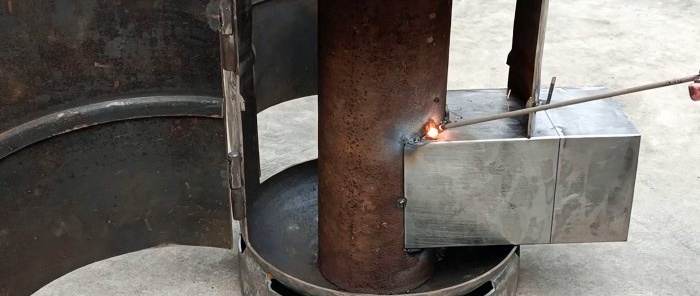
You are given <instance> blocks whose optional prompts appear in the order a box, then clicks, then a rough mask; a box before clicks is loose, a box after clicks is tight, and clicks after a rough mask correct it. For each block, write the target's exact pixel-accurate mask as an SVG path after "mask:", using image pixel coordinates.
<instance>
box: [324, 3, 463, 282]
mask: <svg viewBox="0 0 700 296" xmlns="http://www.w3.org/2000/svg"><path fill="white" fill-rule="evenodd" d="M451 7H452V2H451V1H449V0H441V1H370V0H359V1H344V0H328V1H321V2H319V6H318V11H319V26H318V28H319V263H320V269H321V271H322V273H323V274H324V276H325V277H326V278H328V279H329V280H330V281H331V282H333V283H334V284H336V285H338V286H339V287H341V288H343V289H346V290H348V291H355V292H372V293H397V292H405V291H407V290H410V289H412V288H416V287H417V286H419V285H421V284H422V283H423V282H425V280H427V279H428V278H429V277H430V275H431V273H432V270H433V258H432V254H431V252H428V251H424V252H419V253H417V254H407V253H406V252H405V251H404V248H403V223H404V221H403V220H404V218H403V212H402V209H401V208H399V207H398V206H397V200H398V199H399V198H401V197H402V194H403V166H402V159H403V141H404V140H405V139H406V138H408V137H410V136H414V135H415V134H417V133H419V132H420V130H421V128H422V126H423V125H424V124H425V123H426V122H427V121H428V120H430V119H432V120H435V121H437V122H439V121H441V120H442V118H443V116H444V111H445V96H446V80H447V64H448V52H449V35H450V19H451ZM409 202H410V201H409Z"/></svg>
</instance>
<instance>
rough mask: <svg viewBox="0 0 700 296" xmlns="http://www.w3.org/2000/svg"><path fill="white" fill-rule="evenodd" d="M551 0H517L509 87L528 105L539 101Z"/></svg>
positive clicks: (509, 63) (513, 93) (510, 58)
mask: <svg viewBox="0 0 700 296" xmlns="http://www.w3.org/2000/svg"><path fill="white" fill-rule="evenodd" d="M548 7H549V0H518V1H517V3H516V7H515V20H514V21H513V44H512V49H511V51H510V53H509V54H508V65H509V66H510V71H509V72H508V88H509V89H510V90H511V91H512V95H513V96H514V97H516V98H518V99H520V100H521V101H522V102H523V104H525V103H526V102H527V101H528V99H529V98H531V97H532V98H533V99H534V100H536V99H537V96H538V95H539V87H540V68H541V64H542V54H543V50H544V36H545V32H546V26H547V11H548Z"/></svg>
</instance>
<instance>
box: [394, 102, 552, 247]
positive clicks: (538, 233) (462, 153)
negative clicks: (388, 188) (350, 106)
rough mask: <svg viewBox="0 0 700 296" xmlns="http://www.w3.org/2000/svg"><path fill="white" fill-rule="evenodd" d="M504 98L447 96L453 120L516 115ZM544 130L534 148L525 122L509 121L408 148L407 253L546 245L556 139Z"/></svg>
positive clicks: (463, 130) (449, 132) (470, 128)
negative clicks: (504, 113)
mask: <svg viewBox="0 0 700 296" xmlns="http://www.w3.org/2000/svg"><path fill="white" fill-rule="evenodd" d="M506 97H507V94H506V91H505V90H482V91H457V92H450V93H449V96H448V101H447V103H448V107H449V110H450V117H451V118H452V119H457V118H458V117H462V118H464V117H467V118H470V117H477V116H484V115H489V114H490V113H499V112H505V111H508V109H512V108H518V103H517V102H513V101H510V102H509V101H508V100H507V98H506ZM542 118H546V116H543V117H540V119H542ZM540 123H541V124H539V125H538V126H539V127H541V128H539V129H538V135H540V137H538V138H537V139H532V140H528V139H527V138H526V137H525V136H526V129H525V128H524V127H523V124H522V121H521V120H520V119H518V118H507V119H503V120H498V121H493V122H487V123H484V124H479V125H473V126H465V127H461V128H456V129H450V130H447V131H445V132H444V133H443V134H442V135H441V140H443V141H440V142H431V143H427V144H425V145H421V146H407V148H406V153H405V156H404V157H405V158H404V168H405V170H404V178H405V185H404V188H405V192H406V198H407V199H408V202H407V205H406V208H405V217H406V223H405V227H406V247H407V248H425V247H447V246H465V245H507V244H537V243H549V238H550V237H549V236H550V229H551V225H552V224H551V223H552V205H553V201H554V189H555V188H554V185H555V177H556V169H557V168H556V166H557V154H558V150H559V139H558V137H556V132H555V131H554V128H553V127H552V126H551V124H550V123H549V121H548V120H543V121H541V122H540ZM548 124H549V126H548ZM547 126H548V127H549V129H546V127H547ZM448 139H449V140H448Z"/></svg>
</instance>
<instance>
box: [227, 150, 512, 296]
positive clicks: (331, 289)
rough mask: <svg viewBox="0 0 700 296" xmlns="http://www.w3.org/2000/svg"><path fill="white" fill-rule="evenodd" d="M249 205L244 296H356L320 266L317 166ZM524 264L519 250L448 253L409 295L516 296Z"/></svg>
mask: <svg viewBox="0 0 700 296" xmlns="http://www.w3.org/2000/svg"><path fill="white" fill-rule="evenodd" d="M247 203H248V208H247V211H248V212H247V217H246V220H245V221H244V222H243V223H242V227H241V233H242V235H241V240H240V243H239V250H240V251H241V256H240V260H241V262H240V276H241V290H242V292H243V295H253V296H262V295H265V296H267V295H285V296H288V295H313V296H330V295H355V294H353V293H348V292H344V291H341V290H339V289H338V288H337V287H335V286H334V285H333V284H331V283H330V282H328V281H327V280H326V279H325V278H324V277H323V276H322V275H321V273H320V272H319V270H318V268H317V265H316V259H317V255H316V250H317V229H318V228H317V176H316V161H309V162H306V163H302V164H298V165H296V166H293V167H291V168H288V169H286V170H284V171H282V172H280V173H278V174H276V175H275V176H273V177H271V178H269V179H268V180H267V181H265V182H264V183H263V184H262V186H261V188H260V194H259V195H258V196H257V197H256V198H255V199H253V200H251V199H249V200H247ZM519 262H520V258H519V255H518V247H517V246H492V247H460V248H447V249H444V254H442V256H441V260H440V261H438V263H437V264H436V268H435V273H434V274H433V276H432V278H431V279H430V280H428V282H426V283H425V284H424V285H422V286H421V287H419V288H417V289H415V290H412V291H407V292H406V293H405V294H403V295H415V296H418V295H445V296H447V295H474V296H485V295H490V296H492V295H499V296H510V295H514V294H515V291H516V289H517V281H518V267H519Z"/></svg>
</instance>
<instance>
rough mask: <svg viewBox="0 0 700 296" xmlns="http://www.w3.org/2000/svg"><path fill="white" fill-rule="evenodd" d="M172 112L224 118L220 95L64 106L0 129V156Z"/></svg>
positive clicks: (142, 98)
mask: <svg viewBox="0 0 700 296" xmlns="http://www.w3.org/2000/svg"><path fill="white" fill-rule="evenodd" d="M172 116H193V117H210V118H221V117H222V116H221V98H218V97H211V96H187V95H173V96H145V97H131V98H122V99H116V100H111V101H105V102H100V103H95V104H89V105H84V106H79V107H75V108H70V109H65V110H63V111H59V112H55V113H51V114H49V115H45V116H42V117H39V118H36V119H33V120H30V121H28V122H25V123H23V124H20V125H18V126H15V127H13V128H11V129H9V130H6V131H4V132H2V133H0V160H2V159H3V158H5V157H7V156H9V155H11V154H13V153H15V152H17V151H19V150H21V149H22V148H25V147H27V146H29V145H32V144H34V143H37V142H39V141H42V140H45V139H48V138H51V137H55V136H58V135H61V134H65V133H69V132H73V131H76V130H80V129H83V128H86V127H90V126H94V125H99V124H103V123H108V122H114V121H123V120H129V119H138V118H149V117H172Z"/></svg>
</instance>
